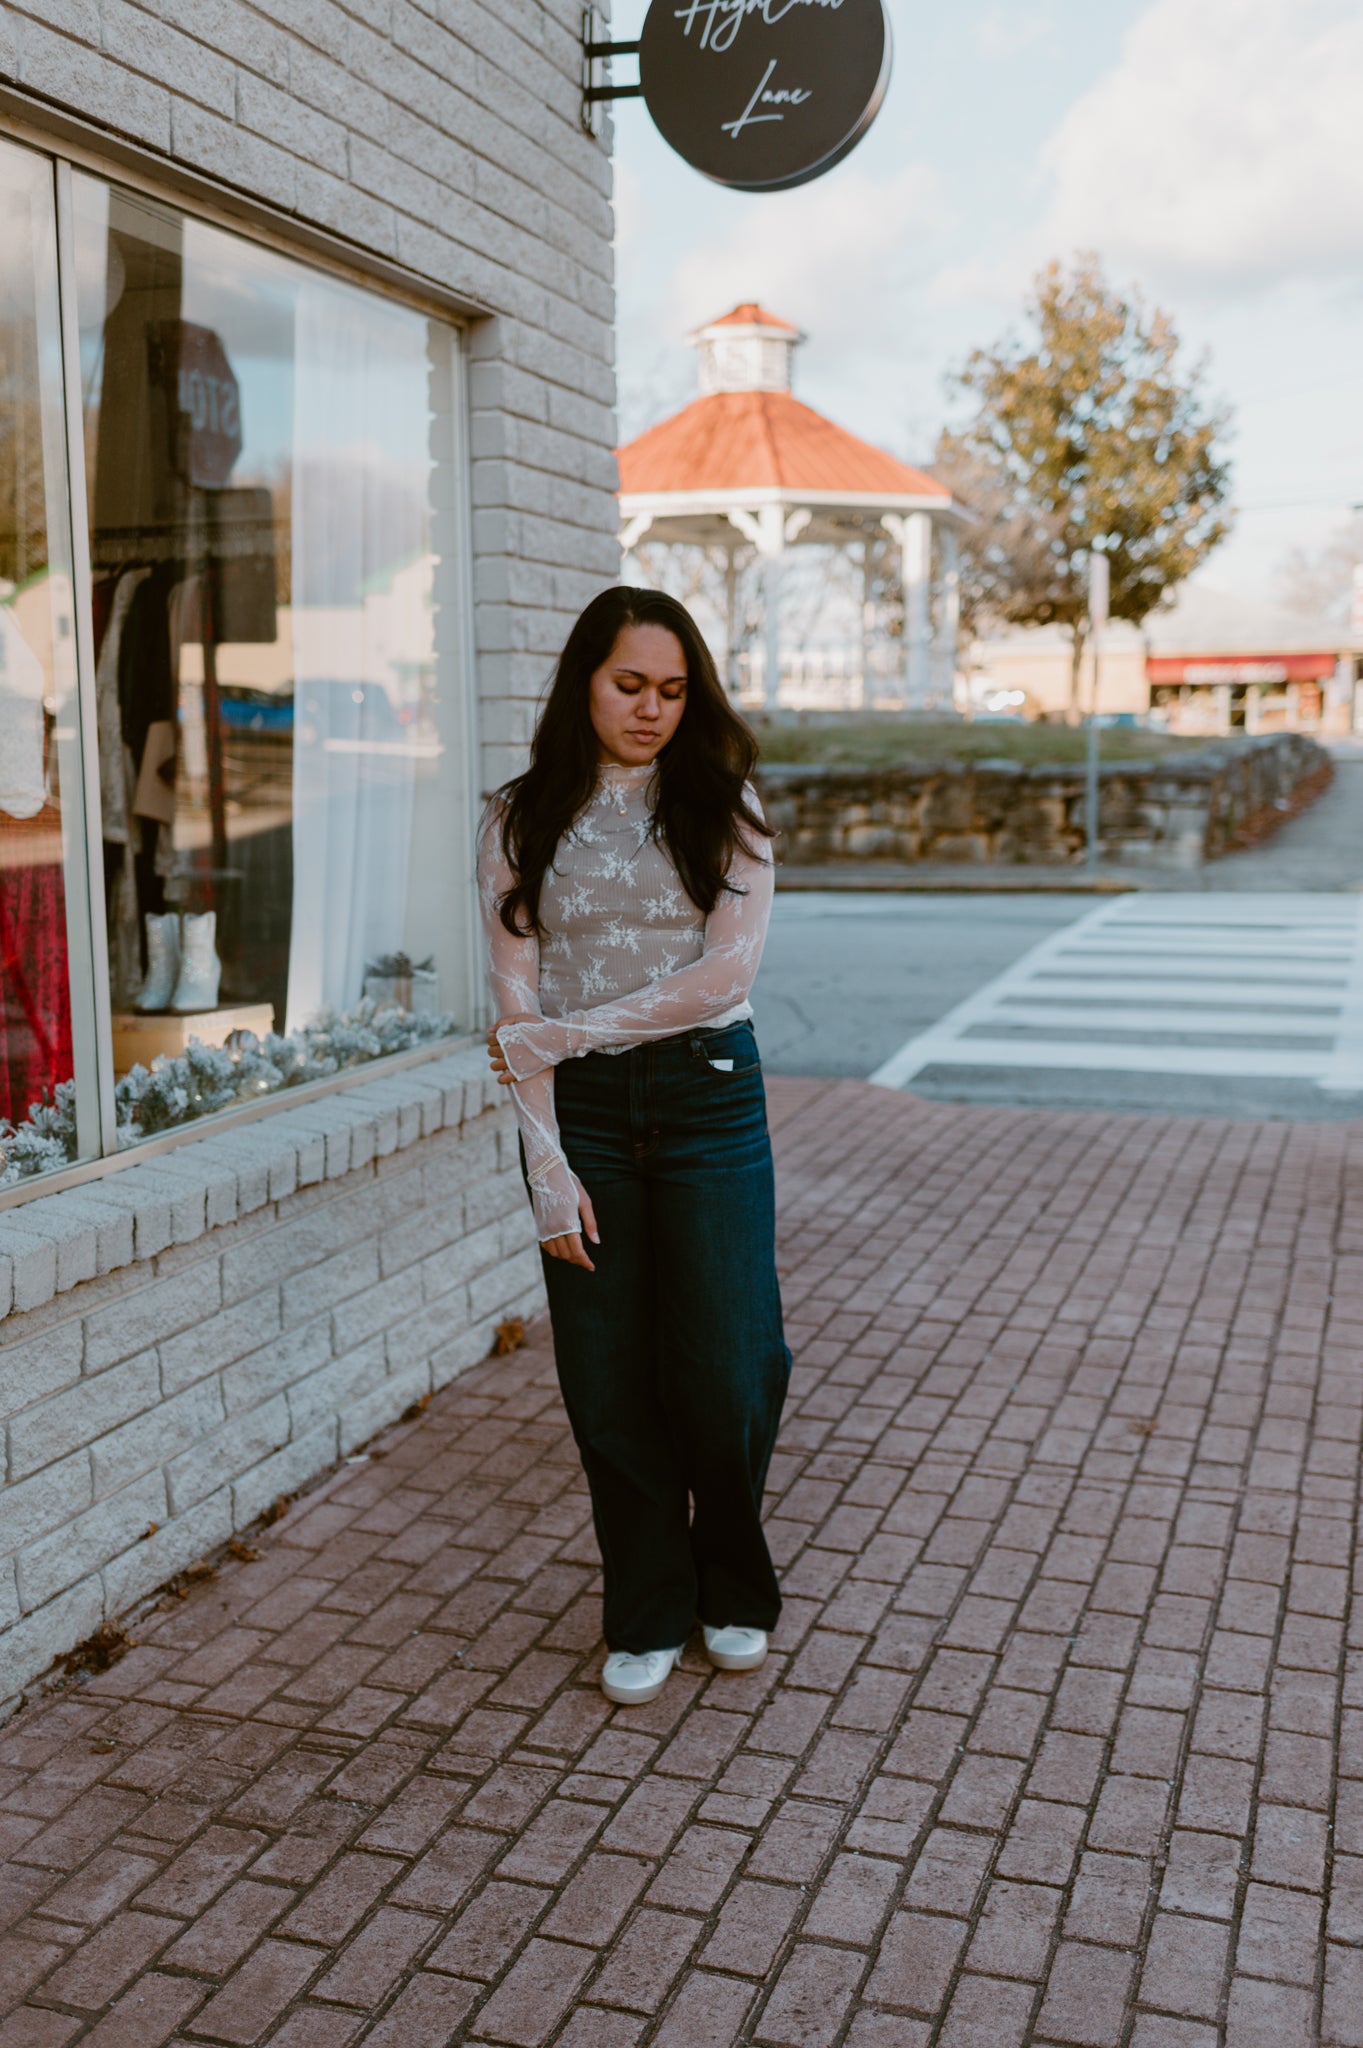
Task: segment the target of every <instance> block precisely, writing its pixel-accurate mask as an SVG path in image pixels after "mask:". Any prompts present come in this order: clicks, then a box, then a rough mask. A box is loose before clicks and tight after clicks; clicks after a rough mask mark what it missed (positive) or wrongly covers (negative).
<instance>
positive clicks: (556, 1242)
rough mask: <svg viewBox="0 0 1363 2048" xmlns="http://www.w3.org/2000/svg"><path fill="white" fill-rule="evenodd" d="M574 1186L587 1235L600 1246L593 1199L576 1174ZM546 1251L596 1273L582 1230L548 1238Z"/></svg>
mask: <svg viewBox="0 0 1363 2048" xmlns="http://www.w3.org/2000/svg"><path fill="white" fill-rule="evenodd" d="M573 1185H574V1186H575V1187H576V1189H577V1207H578V1214H579V1215H580V1216H581V1218H582V1222H583V1225H584V1227H585V1229H586V1232H587V1235H588V1237H589V1238H590V1239H591V1241H592V1243H593V1244H600V1242H601V1239H600V1237H599V1236H598V1235H597V1229H596V1211H595V1210H594V1209H593V1208H592V1198H591V1196H590V1195H589V1194H588V1193H587V1190H586V1189H585V1188H584V1187H583V1185H582V1183H581V1181H580V1180H579V1179H578V1177H577V1175H576V1174H574V1175H573ZM544 1250H545V1251H547V1252H548V1254H549V1256H550V1258H551V1259H566V1260H567V1262H568V1264H569V1265H570V1266H585V1268H586V1269H587V1271H588V1272H589V1273H594V1272H595V1271H596V1268H595V1266H594V1265H593V1264H592V1262H591V1260H590V1259H589V1258H588V1257H587V1248H586V1246H585V1245H584V1244H583V1242H582V1232H581V1231H580V1230H569V1231H565V1232H564V1234H563V1235H562V1237H550V1238H546V1239H545V1241H544Z"/></svg>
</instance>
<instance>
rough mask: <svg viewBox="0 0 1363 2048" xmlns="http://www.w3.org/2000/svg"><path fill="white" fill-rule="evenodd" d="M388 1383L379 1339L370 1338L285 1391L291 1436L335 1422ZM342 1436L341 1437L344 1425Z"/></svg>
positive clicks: (385, 1360)
mask: <svg viewBox="0 0 1363 2048" xmlns="http://www.w3.org/2000/svg"><path fill="white" fill-rule="evenodd" d="M387 1382H388V1361H387V1358H386V1356H385V1354H384V1347H383V1338H382V1337H373V1338H371V1339H370V1341H369V1342H368V1343H367V1344H361V1345H360V1346H358V1348H357V1349H356V1350H354V1351H348V1352H347V1353H346V1354H345V1356H344V1357H343V1358H331V1359H328V1361H327V1363H326V1364H325V1365H324V1366H323V1367H322V1368H321V1369H320V1371H318V1372H314V1373H310V1374H309V1375H308V1377H307V1378H306V1379H303V1380H299V1381H298V1382H297V1383H296V1385H294V1386H292V1387H290V1388H289V1414H290V1417H291V1418H292V1423H293V1434H294V1436H295V1437H303V1436H306V1435H308V1433H309V1432H310V1431H311V1430H313V1429H316V1428H317V1426H318V1425H319V1424H320V1423H322V1422H324V1421H325V1420H326V1419H327V1417H328V1416H330V1417H331V1418H333V1420H334V1419H335V1417H336V1416H337V1414H338V1413H340V1414H342V1415H344V1413H345V1411H347V1409H348V1408H349V1407H350V1406H351V1405H353V1404H354V1403H355V1402H356V1401H358V1400H359V1398H360V1397H361V1395H364V1394H368V1393H369V1392H371V1390H372V1389H373V1388H375V1387H378V1386H381V1385H385V1384H387ZM341 1433H342V1437H344V1436H345V1429H344V1426H343V1427H342V1432H341Z"/></svg>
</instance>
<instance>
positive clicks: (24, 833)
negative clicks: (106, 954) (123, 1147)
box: [0, 806, 73, 1123]
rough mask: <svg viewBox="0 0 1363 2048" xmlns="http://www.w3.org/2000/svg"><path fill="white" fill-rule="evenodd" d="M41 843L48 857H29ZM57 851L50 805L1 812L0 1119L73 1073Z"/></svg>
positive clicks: (13, 1115)
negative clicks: (14, 813)
mask: <svg viewBox="0 0 1363 2048" xmlns="http://www.w3.org/2000/svg"><path fill="white" fill-rule="evenodd" d="M44 842H45V843H46V844H47V846H48V847H49V848H50V849H55V851H54V852H53V857H52V858H51V859H49V860H45V861H34V860H33V859H32V858H31V856H32V853H33V851H34V850H35V847H37V846H40V845H42V844H43V843H44ZM60 849H61V822H60V820H59V818H58V816H57V814H56V811H55V810H54V809H52V808H51V807H50V806H48V807H47V808H46V809H45V810H43V811H42V812H41V813H40V814H39V815H38V816H37V818H36V819H35V820H33V821H31V822H29V823H27V824H25V825H23V826H20V825H19V824H16V823H11V821H10V819H9V818H8V817H6V816H4V815H0V1117H8V1118H9V1119H10V1120H11V1122H14V1123H18V1122H20V1121H22V1119H23V1118H24V1117H26V1116H27V1115H28V1112H29V1106H30V1104H32V1103H35V1102H37V1101H39V1100H40V1099H41V1098H42V1096H43V1095H45V1094H48V1093H50V1091H51V1090H52V1089H53V1088H54V1087H55V1086H56V1084H57V1082H58V1081H69V1080H70V1079H71V1075H72V1071H73V1055H72V1050H71V997H70V991H69V988H68V985H67V978H66V891H65V887H64V885H63V882H62V867H61V851H60Z"/></svg>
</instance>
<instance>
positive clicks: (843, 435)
mask: <svg viewBox="0 0 1363 2048" xmlns="http://www.w3.org/2000/svg"><path fill="white" fill-rule="evenodd" d="M690 339H691V342H692V345H693V346H694V347H695V348H696V349H697V350H698V352H699V364H700V396H699V398H695V399H693V400H692V402H691V403H690V405H687V406H684V407H683V409H682V410H681V411H680V412H678V413H674V414H673V415H672V416H671V418H670V419H665V420H663V421H661V422H660V423H659V425H657V426H656V427H650V428H649V429H648V431H647V432H646V433H643V434H640V435H639V437H638V439H637V440H634V441H631V442H629V443H628V444H627V445H626V446H625V447H623V448H621V449H620V451H619V459H620V513H621V546H622V548H623V549H624V552H625V553H626V554H629V553H630V552H631V550H633V549H634V548H636V547H638V546H639V545H640V544H641V543H642V542H643V541H644V540H645V539H647V541H648V543H649V545H653V544H654V543H656V542H662V543H663V544H665V545H672V546H678V547H704V548H719V549H722V550H723V551H725V553H726V555H727V558H728V584H729V616H730V619H732V617H733V592H734V587H735V579H736V576H737V562H738V557H739V554H740V553H741V552H742V551H744V550H745V548H746V547H752V548H753V549H755V550H756V552H757V555H758V557H759V558H760V561H761V565H762V612H763V621H762V624H763V632H762V641H763V658H762V662H761V675H762V681H761V685H760V688H759V690H758V692H757V697H758V701H759V702H760V703H764V704H768V703H769V704H775V703H776V702H777V701H778V689H779V679H780V676H781V584H782V560H783V557H784V555H785V552H786V550H787V548H790V547H794V546H797V545H802V544H803V545H807V546H809V545H814V546H824V547H828V546H833V547H839V548H847V549H859V551H860V555H861V561H862V569H863V577H864V579H865V580H864V585H863V598H864V599H865V598H866V597H868V596H869V571H870V560H871V549H872V546H873V545H874V542H875V541H876V539H877V538H878V537H879V535H880V534H881V533H887V534H889V535H890V537H891V539H892V540H893V541H894V542H895V543H896V546H897V549H898V553H899V560H900V566H901V575H902V581H903V593H904V642H903V695H904V700H905V703H906V704H907V705H910V706H914V705H922V704H923V703H925V702H926V701H927V700H928V698H929V696H930V695H931V694H933V691H934V683H936V686H937V689H938V690H939V691H940V692H941V693H942V694H945V695H946V696H948V697H949V696H950V690H951V679H952V677H953V676H954V673H955V667H956V643H957V634H958V628H959V614H960V602H959V594H958V575H957V537H958V533H959V529H960V527H961V526H962V525H963V524H964V523H965V522H966V520H967V519H968V517H969V515H968V513H967V512H966V511H965V509H964V507H963V506H962V505H961V504H959V502H958V501H957V500H955V499H954V498H953V497H952V494H951V492H950V491H949V490H948V489H947V487H946V485H945V484H941V483H939V482H938V481H937V479H936V478H935V477H932V476H929V475H927V474H926V472H925V471H923V470H920V469H911V468H909V466H908V464H907V463H903V462H900V461H899V460H898V459H897V458H896V457H895V456H893V455H889V454H887V453H886V452H885V450H884V449H883V448H875V447H873V446H872V445H871V444H870V442H868V441H861V440H858V438H857V437H856V435H855V434H849V433H848V432H847V431H846V429H845V428H843V427H840V426H838V425H837V424H836V423H835V422H834V421H833V420H830V419H826V418H825V417H824V415H823V414H822V413H818V412H815V411H814V409H813V407H812V406H808V405H804V404H802V403H801V401H800V400H799V399H798V398H796V397H795V396H794V394H793V393H792V390H791V376H792V366H793V359H794V355H795V350H796V348H797V347H798V346H799V344H800V343H801V342H802V341H803V340H804V336H803V335H802V334H801V333H800V330H799V329H798V328H797V327H794V326H792V325H791V323H790V321H789V320H783V319H781V318H780V317H779V316H778V315H776V314H775V313H769V312H767V311H766V310H765V308H763V307H762V306H759V305H757V304H755V303H752V302H749V303H746V304H744V305H741V306H735V307H734V309H733V311H732V312H730V313H725V314H724V315H723V316H722V318H720V319H718V320H713V321H711V323H710V324H709V326H708V327H702V328H700V329H698V330H697V332H696V333H695V334H693V335H692V336H691V337H690ZM934 595H935V598H936V603H935V605H934V603H933V597H934ZM868 613H869V604H868V603H867V602H863V604H862V607H861V616H862V621H863V623H862V645H861V661H862V674H863V677H864V676H865V675H866V673H867V669H868V661H867V656H868V653H869V648H868V645H867V639H868V634H869V630H870V629H869V624H868ZM934 613H935V633H934ZM730 663H731V667H732V649H730ZM731 684H732V677H731Z"/></svg>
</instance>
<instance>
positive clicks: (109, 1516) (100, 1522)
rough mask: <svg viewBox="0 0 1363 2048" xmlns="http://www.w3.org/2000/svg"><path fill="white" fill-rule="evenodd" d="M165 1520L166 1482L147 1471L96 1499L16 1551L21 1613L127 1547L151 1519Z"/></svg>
mask: <svg viewBox="0 0 1363 2048" xmlns="http://www.w3.org/2000/svg"><path fill="white" fill-rule="evenodd" d="M165 1519H166V1483H165V1479H164V1477H163V1476H162V1474H161V1473H160V1472H159V1471H158V1472H148V1473H146V1474H144V1476H143V1477H142V1478H141V1479H137V1480H134V1482H133V1484H132V1485H131V1486H125V1487H124V1488H123V1490H122V1492H121V1493H115V1494H111V1495H110V1496H109V1498H108V1499H107V1500H102V1501H98V1502H96V1504H95V1506H94V1507H92V1508H87V1509H86V1511H85V1513H84V1514H83V1515H77V1516H76V1518H75V1520H74V1521H72V1522H67V1523H66V1524H64V1525H63V1527H62V1528H60V1529H57V1530H54V1531H53V1532H52V1534H51V1535H48V1536H42V1537H40V1538H39V1539H38V1541H37V1542H36V1543H31V1544H29V1545H28V1547H27V1548H26V1549H24V1550H21V1551H20V1552H19V1555H18V1558H17V1560H16V1562H17V1564H18V1568H19V1599H20V1601H21V1603H22V1605H23V1608H24V1611H25V1613H31V1612H32V1611H33V1609H34V1608H35V1607H41V1606H42V1605H43V1603H44V1602H45V1601H47V1600H50V1599H52V1597H53V1595H54V1594H56V1593H64V1592H65V1591H66V1589H67V1587H68V1586H74V1585H75V1584H76V1583H77V1582H78V1581H79V1580H81V1579H84V1578H86V1577H88V1576H89V1574H90V1573H91V1572H96V1571H99V1570H100V1569H101V1567H102V1566H103V1565H104V1563H105V1562H106V1560H107V1559H109V1558H111V1557H116V1556H117V1554H118V1552H119V1551H120V1550H126V1549H127V1547H128V1545H129V1544H130V1543H135V1542H136V1541H137V1539H138V1537H139V1536H141V1535H142V1533H143V1532H144V1531H145V1530H146V1529H147V1528H148V1527H149V1526H150V1524H151V1523H152V1522H164V1521H165Z"/></svg>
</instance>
